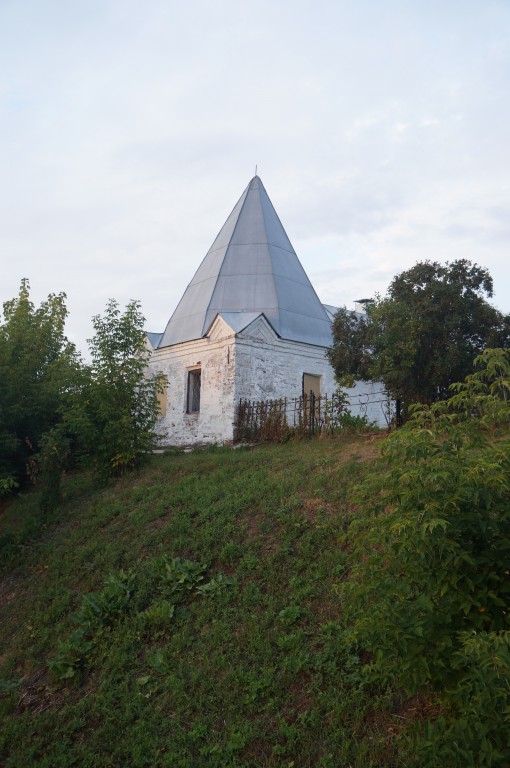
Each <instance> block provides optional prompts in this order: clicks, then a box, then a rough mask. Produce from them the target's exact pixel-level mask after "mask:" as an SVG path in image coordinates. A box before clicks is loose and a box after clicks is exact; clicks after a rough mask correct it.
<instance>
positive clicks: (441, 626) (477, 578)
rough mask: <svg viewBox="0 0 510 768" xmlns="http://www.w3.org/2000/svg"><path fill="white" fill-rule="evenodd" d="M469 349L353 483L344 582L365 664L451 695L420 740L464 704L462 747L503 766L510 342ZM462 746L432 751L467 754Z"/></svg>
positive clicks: (449, 725) (457, 728) (438, 734)
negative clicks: (439, 391) (461, 378)
mask: <svg viewBox="0 0 510 768" xmlns="http://www.w3.org/2000/svg"><path fill="white" fill-rule="evenodd" d="M476 362H477V365H478V370H477V371H476V372H475V373H473V374H472V375H471V376H469V377H468V378H467V379H466V382H464V383H462V384H459V385H456V387H455V390H456V394H455V395H453V396H452V397H451V398H450V399H449V400H447V401H444V402H440V403H436V404H435V405H433V406H430V407H427V406H419V407H417V408H416V409H415V410H414V415H413V416H412V418H411V420H410V422H409V424H408V425H407V426H406V427H405V428H404V429H402V430H400V431H399V432H396V433H395V434H394V435H392V436H391V437H390V438H389V439H388V441H387V443H386V447H385V449H384V450H383V455H382V457H381V459H380V461H379V463H378V466H377V467H376V469H375V471H374V472H373V473H372V474H371V476H370V477H369V478H368V480H367V481H366V483H365V484H364V486H363V488H362V489H360V490H359V492H358V495H357V501H358V503H359V504H360V507H361V512H360V515H359V517H358V519H357V520H356V521H355V522H353V523H352V526H351V533H355V536H356V539H355V540H356V545H355V547H354V550H353V552H352V553H351V568H352V570H351V578H350V580H349V582H348V583H346V585H345V594H344V596H345V600H346V613H347V617H348V618H350V620H351V622H352V632H351V637H352V640H353V641H354V642H355V643H359V644H361V645H362V646H363V647H364V648H365V649H366V650H368V651H369V652H370V653H371V662H370V664H368V666H367V670H366V672H367V674H368V676H369V677H370V678H371V679H375V680H378V681H384V682H385V681H387V680H389V679H392V680H395V681H396V682H397V683H398V684H399V685H400V686H401V687H403V688H404V690H406V691H407V692H408V693H409V694H413V693H416V692H417V691H424V690H425V691H426V690H430V691H438V692H439V693H440V695H441V697H442V699H443V701H445V702H446V703H447V705H448V708H449V709H448V716H447V717H446V716H445V719H444V722H443V724H442V725H441V722H438V724H437V725H436V728H435V730H432V731H429V733H428V741H427V740H425V741H424V742H423V745H422V746H424V745H426V744H428V745H429V746H430V744H431V742H430V739H431V738H432V740H433V746H434V745H435V744H436V742H437V743H438V744H440V743H443V741H444V740H445V739H446V741H448V739H450V741H451V739H452V738H453V737H454V734H457V736H458V735H459V734H461V733H462V732H463V727H464V726H463V725H462V723H463V718H464V715H463V714H462V713H463V712H465V711H469V713H470V717H469V724H470V727H471V728H472V732H473V733H472V738H471V740H470V742H469V744H470V747H469V749H470V751H471V752H472V753H473V754H478V755H479V756H480V757H479V760H482V762H476V761H475V763H473V765H475V764H476V765H494V766H496V765H501V766H503V765H508V763H509V761H510V743H509V742H508V739H507V737H506V736H503V734H504V733H506V732H507V731H505V728H506V726H505V723H506V725H507V724H508V722H507V719H508V707H509V705H510V689H509V688H508V686H507V685H506V684H505V683H504V675H502V671H503V670H505V669H506V666H507V664H508V636H509V635H508V632H509V630H510V617H509V614H508V611H507V606H508V602H509V599H510V574H509V566H508V563H509V550H510V544H509V542H510V441H509V439H508V424H509V421H510V401H509V399H508V393H510V355H509V352H508V351H505V350H487V351H486V352H485V353H484V354H483V355H482V356H480V357H479V358H477V361H476ZM496 648H497V649H498V650H497V653H496V650H495V649H496ZM491 649H492V650H491ZM476 659H478V661H476V663H475V660H476ZM495 659H499V660H498V661H497V662H496V661H495ZM482 660H484V661H483V663H482ZM491 665H492V666H491ZM477 666H479V667H480V669H479V670H478V671H477ZM480 670H484V671H480ZM505 708H506V710H507V711H506V714H505ZM489 712H492V713H493V715H491V716H490V717H489V716H488V713H489ZM455 738H457V737H455ZM442 740H443V741H442ZM446 741H444V743H445V744H446ZM459 743H461V742H459ZM465 744H466V742H464V745H465ZM445 748H446V747H445ZM433 751H434V749H433V747H431V752H430V754H432V752H433ZM461 752H462V750H460V751H459V752H458V754H457V757H455V759H454V758H453V757H451V756H450V757H448V759H446V758H445V760H446V762H443V763H438V762H436V763H434V762H431V763H430V764H431V765H439V764H442V765H445V764H447V765H449V766H459V768H460V766H465V765H470V764H471V763H466V761H465V756H462V754H461ZM483 755H485V757H483V758H482V756H483ZM490 755H492V756H491V757H489V756H490ZM498 755H504V758H503V757H498ZM483 760H485V761H486V762H483ZM488 760H492V761H493V762H487V761H488ZM422 764H424V763H422Z"/></svg>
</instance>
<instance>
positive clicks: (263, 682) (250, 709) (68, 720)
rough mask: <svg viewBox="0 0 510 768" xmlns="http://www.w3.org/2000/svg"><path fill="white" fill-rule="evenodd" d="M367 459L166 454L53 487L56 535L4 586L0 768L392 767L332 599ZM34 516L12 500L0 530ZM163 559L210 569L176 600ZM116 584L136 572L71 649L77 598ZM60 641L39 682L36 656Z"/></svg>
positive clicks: (380, 703) (334, 443)
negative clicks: (133, 467)
mask: <svg viewBox="0 0 510 768" xmlns="http://www.w3.org/2000/svg"><path fill="white" fill-rule="evenodd" d="M378 445H379V442H378V441H377V440H372V439H369V440H367V438H366V437H363V438H360V437H358V436H350V435H348V436H345V437H340V438H338V439H334V440H321V441H314V442H311V441H299V442H289V443H286V444H285V445H279V444H276V445H267V444H266V445H263V446H261V447H257V448H251V449H249V450H248V449H246V450H232V449H231V448H227V447H225V448H216V449H214V450H213V449H210V448H207V449H200V450H195V451H193V453H191V454H184V453H183V452H182V451H174V452H172V453H171V454H165V455H157V456H154V457H152V458H151V460H150V462H149V463H148V465H147V466H146V467H144V468H143V469H142V471H140V472H139V473H137V474H136V476H124V477H122V478H119V479H118V480H116V481H115V482H112V483H109V484H108V485H107V486H106V487H102V488H97V487H96V486H95V485H94V484H91V483H90V481H89V480H88V479H87V478H86V477H85V476H83V475H81V474H74V473H73V474H72V475H70V476H66V477H64V478H63V496H64V503H63V505H62V506H61V507H60V510H59V517H58V520H55V523H54V524H48V525H47V527H46V529H45V531H43V533H42V534H41V535H39V536H38V538H37V542H36V544H30V543H25V545H24V546H23V547H19V548H18V549H17V551H16V553H15V556H13V558H12V560H11V561H10V564H9V568H8V569H6V571H5V574H4V581H3V582H2V594H3V595H4V596H5V599H4V600H2V601H0V614H1V615H0V645H1V646H2V660H1V661H2V666H1V669H0V678H3V679H4V680H5V681H6V689H7V688H8V687H9V685H10V684H11V682H12V681H14V680H15V679H16V680H19V678H22V681H21V683H20V684H19V685H17V686H16V688H15V689H13V690H10V691H9V690H6V693H5V694H4V695H3V696H2V697H0V717H1V718H2V728H1V729H0V731H1V733H0V762H2V763H4V764H5V765H6V768H16V766H23V768H35V766H37V768H50V767H51V768H67V767H68V766H69V765H71V764H72V765H74V766H76V767H77V768H89V767H90V766H93V765H101V766H123V765H126V766H133V768H142V767H143V766H155V767H157V768H163V766H170V765H171V766H177V767H179V766H180V767H181V768H187V767H188V766H193V768H229V767H230V768H234V766H235V768H254V766H257V768H276V766H284V767H285V768H288V766H289V765H291V763H292V762H294V765H295V766H298V765H299V766H317V768H337V766H348V765H350V766H353V768H376V767H377V768H382V766H385V768H390V766H391V768H403V766H406V768H407V766H409V764H410V762H409V756H408V755H407V754H406V753H405V744H404V745H398V744H397V739H396V737H397V733H396V732H395V730H394V726H395V724H401V723H404V722H405V721H403V720H402V719H401V718H400V719H399V718H397V717H396V716H395V714H394V713H396V715H398V714H402V710H401V706H402V704H401V702H400V701H399V699H398V695H397V694H394V693H392V694H391V695H390V694H389V693H386V692H385V691H380V690H376V689H375V688H374V687H371V688H370V689H369V688H367V687H366V686H364V685H363V681H362V676H361V668H362V663H361V660H360V658H359V656H358V654H357V653H356V652H355V651H353V650H352V649H346V648H345V640H344V637H345V631H346V625H345V624H344V621H343V609H342V605H341V604H340V603H339V601H338V600H337V599H336V596H335V588H336V587H337V586H339V585H340V584H341V583H342V581H343V579H344V578H345V569H344V555H343V553H342V551H341V550H340V549H339V546H338V541H339V537H340V536H341V534H342V531H344V529H345V526H346V524H347V521H348V520H349V519H350V516H351V514H352V513H353V510H352V509H351V508H350V506H349V504H348V503H347V494H348V491H349V488H350V487H351V486H352V483H353V482H355V481H360V480H361V479H362V477H363V475H364V473H365V469H366V464H367V462H368V461H369V457H370V456H372V455H373V454H374V453H376V452H377V450H378ZM354 457H355V458H354ZM36 505H37V499H32V498H31V494H26V495H24V496H23V497H21V498H17V499H15V500H13V501H12V502H11V504H10V505H9V507H8V509H7V510H6V511H5V512H4V514H3V515H2V516H1V517H0V533H1V532H2V530H4V526H5V525H6V522H7V520H18V521H20V522H21V521H22V519H23V518H24V516H25V514H26V513H27V511H28V509H29V508H32V506H36ZM174 558H180V560H181V561H190V562H191V563H193V564H195V565H197V564H207V566H208V567H207V570H206V571H202V572H201V574H199V575H202V576H203V579H202V580H200V581H196V582H195V586H194V587H192V588H191V589H190V590H188V589H184V590H183V591H182V592H181V593H180V594H179V595H178V596H177V599H176V597H175V594H174V595H170V594H169V591H168V589H169V585H168V584H167V583H166V573H167V569H166V565H165V563H167V564H169V565H170V566H171V567H170V571H172V572H174V573H176V574H177V573H179V574H180V573H181V572H182V568H181V567H179V568H177V567H174V566H172V561H173V559H174ZM121 570H123V571H124V572H125V573H128V572H133V573H134V574H135V578H134V581H133V586H132V588H130V590H129V591H130V597H129V600H127V601H126V603H125V607H124V608H122V610H120V611H119V612H118V613H110V609H109V608H108V609H106V608H105V614H104V620H103V619H101V621H98V622H97V623H96V624H95V625H94V627H95V628H94V629H92V628H91V629H89V628H88V626H84V627H83V629H85V633H84V635H83V636H82V637H81V638H80V637H79V636H78V637H73V633H74V632H76V631H77V630H78V629H80V624H77V623H76V622H75V620H74V618H73V617H74V616H75V615H77V614H80V612H81V606H82V604H83V601H84V600H85V599H86V598H87V597H88V596H90V595H95V596H96V597H98V596H99V595H101V594H102V593H103V590H104V589H105V586H106V584H105V581H106V579H107V577H108V574H113V575H114V576H115V578H117V577H119V575H120V571H121ZM192 572H193V569H192V568H189V569H188V573H189V574H190V578H191V580H192V579H193V576H192ZM222 575H223V577H222ZM179 578H180V577H177V580H178V579H179ZM230 580H235V585H234V584H232V583H227V584H226V583H225V582H230ZM172 583H173V580H172ZM188 583H189V580H188ZM208 585H211V586H208ZM213 585H215V586H213ZM120 594H121V595H122V592H121V593H120ZM119 605H120V603H119ZM68 642H70V644H71V647H68V649H67V653H68V657H64V658H61V661H62V663H63V664H62V667H61V668H60V670H57V669H55V670H54V673H51V672H50V670H48V668H47V665H46V664H45V660H46V659H56V658H57V657H58V655H59V651H60V649H61V644H62V645H64V646H65V644H66V643H68ZM81 643H91V644H92V645H91V647H90V648H88V647H87V646H86V645H85V646H84V647H83V646H82V647H81V648H80V644H81ZM69 662H70V663H69ZM65 665H67V666H65ZM66 670H69V671H70V672H72V671H73V670H74V673H73V674H72V676H70V677H68V678H67V677H66V678H63V679H62V678H61V677H60V675H61V673H62V672H64V673H65V671H66ZM55 677H57V678H58V679H57V681H56V680H55Z"/></svg>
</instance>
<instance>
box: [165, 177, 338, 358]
mask: <svg viewBox="0 0 510 768" xmlns="http://www.w3.org/2000/svg"><path fill="white" fill-rule="evenodd" d="M231 312H247V313H248V312H251V313H255V314H261V313H263V314H264V315H265V316H266V318H267V319H268V321H269V322H270V323H271V324H272V325H273V327H274V329H275V331H276V332H277V333H278V334H279V335H280V336H281V337H282V338H285V339H289V340H292V341H304V342H306V343H309V344H317V345H319V346H330V345H331V323H330V319H329V316H328V313H327V312H326V310H325V309H324V307H323V306H322V304H321V302H320V300H319V298H318V296H317V294H316V293H315V291H314V289H313V287H312V285H311V283H310V281H309V279H308V277H307V275H306V273H305V271H304V269H303V267H302V266H301V263H300V262H299V259H298V257H297V255H296V253H295V251H294V249H293V248H292V245H291V242H290V240H289V238H288V237H287V233H286V232H285V230H284V228H283V226H282V224H281V222H280V219H279V218H278V215H277V213H276V211H275V209H274V208H273V205H272V203H271V201H270V199H269V197H268V195H267V192H266V190H265V189H264V185H263V184H262V181H261V180H260V178H259V177H258V176H255V177H254V178H253V179H252V180H251V181H250V183H249V184H248V186H247V188H246V189H245V190H244V192H243V194H242V195H241V197H240V199H239V201H238V202H237V203H236V205H235V207H234V209H233V211H232V213H231V214H230V216H229V217H228V219H227V221H226V222H225V224H224V226H223V227H222V229H221V230H220V233H219V234H218V235H217V237H216V239H215V241H214V243H213V245H212V246H211V248H210V249H209V251H208V253H207V255H206V257H205V259H204V260H203V261H202V263H201V265H200V266H199V268H198V270H197V272H196V274H195V276H194V277H193V279H192V281H191V283H190V284H189V286H188V288H187V289H186V291H185V293H184V295H183V297H182V299H181V301H180V302H179V304H178V306H177V308H176V310H175V312H174V314H173V315H172V317H171V318H170V320H169V322H168V325H167V327H166V330H165V332H164V334H163V338H162V339H161V342H160V344H159V346H160V347H164V346H168V345H171V344H178V343H181V342H184V341H189V340H191V339H196V338H200V337H201V336H203V335H204V334H205V333H206V331H207V329H208V328H209V326H210V324H211V323H212V321H213V320H214V318H215V316H216V315H217V314H218V313H222V314H223V313H231Z"/></svg>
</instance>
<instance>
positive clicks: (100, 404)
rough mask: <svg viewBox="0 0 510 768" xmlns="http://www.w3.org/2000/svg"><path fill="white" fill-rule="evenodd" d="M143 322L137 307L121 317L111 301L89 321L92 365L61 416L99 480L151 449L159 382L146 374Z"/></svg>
mask: <svg viewBox="0 0 510 768" xmlns="http://www.w3.org/2000/svg"><path fill="white" fill-rule="evenodd" d="M144 320H145V318H144V317H143V315H142V313H141V311H140V305H139V302H137V301H131V302H129V303H128V305H127V306H126V308H125V310H124V312H121V310H120V308H119V306H118V304H117V302H116V301H115V300H113V299H111V300H110V301H109V302H108V304H107V307H106V310H105V313H104V315H103V316H100V315H96V316H95V317H94V318H93V324H94V329H95V335H94V337H93V338H92V339H91V340H90V342H89V343H90V350H91V354H92V365H91V366H90V367H89V368H88V369H86V370H85V371H84V374H83V380H82V382H81V387H80V391H79V394H78V397H76V398H75V399H74V400H73V401H72V402H71V403H70V405H69V407H68V408H67V409H66V413H65V416H64V418H65V421H66V424H67V427H68V428H69V429H70V431H71V432H72V433H73V434H75V435H76V437H77V440H78V445H79V448H80V450H81V453H82V457H84V458H85V459H86V460H87V459H90V458H92V461H93V463H94V465H95V467H96V470H97V471H98V473H100V474H102V475H106V476H108V475H120V474H122V473H123V472H125V471H126V470H130V469H133V468H136V467H138V466H139V465H140V464H141V463H142V462H143V461H144V460H145V459H146V458H147V456H148V455H149V454H150V452H151V450H152V449H153V448H154V446H155V444H156V436H155V433H154V426H155V424H156V419H157V415H158V402H157V396H158V392H160V391H161V390H162V386H163V383H162V377H161V376H150V375H148V373H147V362H148V358H149V354H150V353H149V351H148V348H147V346H146V339H145V332H144V329H143V325H144Z"/></svg>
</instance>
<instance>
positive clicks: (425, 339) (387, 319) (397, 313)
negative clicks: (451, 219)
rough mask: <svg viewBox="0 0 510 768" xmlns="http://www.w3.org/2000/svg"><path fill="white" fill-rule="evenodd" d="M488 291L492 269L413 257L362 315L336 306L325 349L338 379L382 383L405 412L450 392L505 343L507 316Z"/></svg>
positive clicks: (509, 333) (508, 338)
mask: <svg viewBox="0 0 510 768" xmlns="http://www.w3.org/2000/svg"><path fill="white" fill-rule="evenodd" d="M492 290H493V284H492V278H491V276H490V274H489V272H488V271H487V270H486V269H483V268H482V267H479V266H477V265H476V264H471V262H469V261H467V260H465V259H459V260H457V261H454V262H452V263H451V264H446V265H442V264H439V263H438V262H428V261H425V262H419V263H417V264H416V265H415V266H414V267H412V268H411V269H409V270H406V271H404V272H402V273H401V274H399V275H397V276H396V277H395V278H394V279H393V281H392V282H391V284H390V286H389V289H388V292H387V295H386V296H385V297H383V298H380V297H377V298H376V299H375V300H374V301H373V302H371V303H370V304H369V305H368V307H367V315H366V316H363V315H354V314H352V313H349V312H347V311H346V310H340V311H339V313H338V314H337V316H336V318H335V321H334V326H333V337H334V342H333V346H332V348H331V350H330V352H329V358H330V361H331V364H332V365H333V367H334V368H335V371H336V373H337V376H338V378H339V380H345V379H346V378H351V379H352V378H358V379H363V380H370V379H371V380H374V381H382V382H383V383H384V385H385V387H386V388H387V390H388V392H389V393H390V394H391V396H392V397H393V398H394V399H397V400H399V401H401V402H402V405H403V407H404V409H405V410H406V411H407V409H408V407H409V405H410V404H411V403H414V402H424V403H432V402H435V401H437V400H440V399H442V398H445V397H447V395H448V388H449V386H450V385H451V384H453V383H454V382H457V381H461V380H462V379H464V377H465V376H466V375H468V373H469V372H470V370H471V366H472V363H473V360H474V358H475V357H476V356H477V355H479V354H480V353H481V352H482V351H483V349H484V348H486V347H507V346H508V345H509V342H510V318H509V317H508V316H503V315H502V314H501V313H500V312H498V311H497V310H496V309H495V308H494V307H493V306H492V305H491V304H489V303H488V301H487V300H486V297H488V298H490V297H491V296H492Z"/></svg>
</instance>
